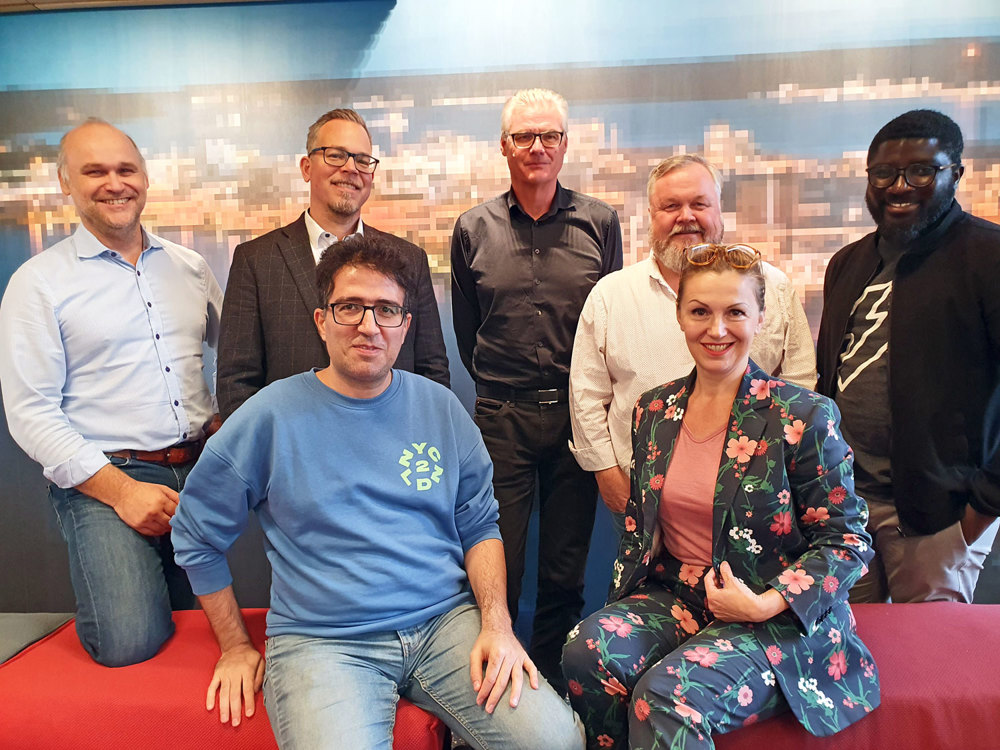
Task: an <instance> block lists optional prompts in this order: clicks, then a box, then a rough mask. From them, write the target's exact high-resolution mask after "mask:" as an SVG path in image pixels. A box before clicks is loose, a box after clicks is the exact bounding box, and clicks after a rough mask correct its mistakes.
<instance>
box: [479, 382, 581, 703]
mask: <svg viewBox="0 0 1000 750" xmlns="http://www.w3.org/2000/svg"><path fill="white" fill-rule="evenodd" d="M476 424H477V425H479V429H480V431H481V432H482V434H483V441H484V442H485V443H486V449H487V450H488V451H489V453H490V457H491V458H492V459H493V491H494V493H495V495H496V498H497V502H498V503H499V505H500V534H501V535H502V536H503V544H504V554H505V556H506V559H507V606H508V608H509V609H510V616H511V619H512V620H516V619H517V611H518V599H519V598H520V595H521V579H522V577H523V576H524V551H525V540H526V538H527V534H528V522H529V520H530V518H531V510H532V504H533V501H534V496H535V488H536V483H537V487H538V494H539V534H538V536H539V539H538V547H539V549H538V596H537V599H536V605H535V620H534V623H533V624H532V630H531V642H530V644H529V647H528V655H529V656H530V657H531V659H532V661H534V662H535V665H536V666H537V667H538V669H539V670H540V671H541V672H542V674H543V675H544V676H545V678H546V679H547V680H548V681H549V682H550V683H551V684H552V685H553V686H554V687H555V688H556V689H557V690H560V691H564V687H565V686H564V681H563V677H562V669H561V667H560V666H559V661H560V658H561V655H562V646H563V643H564V642H565V640H566V634H567V633H568V632H569V631H570V630H571V629H572V628H573V626H574V625H576V624H577V622H579V621H580V614H581V612H582V610H583V582H584V570H585V567H586V563H587V552H588V551H589V548H590V535H591V532H592V531H593V528H594V513H595V510H596V507H597V483H596V481H595V480H594V475H593V473H591V472H589V471H584V470H583V469H581V468H580V466H579V464H577V462H576V459H575V458H573V455H572V454H571V453H570V450H569V440H570V439H571V437H572V432H571V428H570V422H569V406H568V405H567V404H565V403H557V404H536V403H530V402H511V401H499V400H496V399H491V398H483V397H480V398H477V399H476Z"/></svg>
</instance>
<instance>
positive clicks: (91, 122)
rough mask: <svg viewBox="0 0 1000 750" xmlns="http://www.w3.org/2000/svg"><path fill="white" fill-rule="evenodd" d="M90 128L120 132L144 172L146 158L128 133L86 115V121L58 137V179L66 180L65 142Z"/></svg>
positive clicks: (84, 133)
mask: <svg viewBox="0 0 1000 750" xmlns="http://www.w3.org/2000/svg"><path fill="white" fill-rule="evenodd" d="M91 128H98V129H99V128H110V129H111V130H113V131H115V132H117V133H120V134H121V135H122V136H124V137H125V138H127V139H128V142H129V143H131V144H132V148H133V149H134V150H135V153H136V156H137V157H138V159H139V165H140V166H141V167H142V171H143V173H145V172H146V160H145V159H144V158H143V157H142V154H141V153H140V152H139V147H138V146H137V145H135V141H133V140H132V137H131V136H130V135H129V134H128V133H123V132H122V131H121V130H118V128H116V127H115V126H114V125H112V124H111V123H109V122H107V121H106V120H102V119H101V118H99V117H88V118H87V119H86V121H84V122H83V124H81V125H77V126H76V127H75V128H73V129H72V130H70V131H67V133H66V134H65V135H64V136H63V137H62V138H60V139H59V155H58V156H57V157H56V170H57V171H58V173H59V179H60V180H66V178H67V177H68V176H69V175H68V173H67V172H66V142H67V141H69V142H70V143H71V144H72V142H73V141H74V140H75V139H76V138H79V137H86V135H87V130H88V129H91Z"/></svg>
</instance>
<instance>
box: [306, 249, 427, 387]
mask: <svg viewBox="0 0 1000 750" xmlns="http://www.w3.org/2000/svg"><path fill="white" fill-rule="evenodd" d="M405 296H406V294H405V292H404V291H403V287H401V286H400V285H399V284H398V283H396V282H395V281H394V280H393V279H391V278H389V277H388V276H386V275H385V274H382V273H379V272H378V271H375V270H373V269H371V268H369V267H368V266H344V267H343V268H341V269H340V270H339V271H337V274H336V275H335V276H334V277H333V289H332V291H331V292H330V297H329V300H328V301H329V302H331V303H333V302H356V303H358V304H361V305H377V304H385V305H399V306H403V305H404V304H405V301H404V300H405ZM313 315H314V319H315V321H316V328H317V329H318V330H319V335H320V338H321V339H323V341H324V342H326V351H327V353H328V354H329V355H330V366H329V367H328V368H326V369H325V370H322V371H321V372H320V380H322V381H323V382H324V383H325V384H326V385H328V386H329V387H331V388H333V389H334V390H335V391H337V392H338V393H341V394H343V395H344V396H349V397H351V398H374V397H375V396H377V395H378V394H380V393H381V392H382V391H384V390H385V389H386V388H388V387H389V383H390V382H391V381H392V365H393V364H394V363H395V361H396V357H397V356H399V349H400V347H401V346H402V345H403V339H404V338H405V337H406V331H407V330H408V329H409V327H410V317H411V316H410V315H409V314H407V315H406V318H405V319H404V321H403V325H401V326H399V327H397V328H385V327H382V326H379V325H377V324H376V323H375V316H374V314H373V313H372V311H371V310H366V311H365V314H364V317H363V318H362V319H361V322H360V323H358V324H357V325H341V324H340V323H337V322H335V321H334V319H333V311H332V310H331V309H330V308H329V307H325V308H323V309H318V310H316V311H315V313H314V314H313Z"/></svg>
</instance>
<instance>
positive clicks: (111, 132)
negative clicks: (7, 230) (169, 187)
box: [59, 123, 149, 250]
mask: <svg viewBox="0 0 1000 750" xmlns="http://www.w3.org/2000/svg"><path fill="white" fill-rule="evenodd" d="M62 150H63V157H64V160H65V161H64V165H65V166H64V169H63V170H62V171H61V172H60V174H59V185H60V186H61V187H62V191H63V193H64V194H65V195H68V196H70V198H72V200H73V205H74V206H76V210H77V213H78V214H79V215H80V221H82V222H83V225H84V226H85V227H86V228H87V229H88V230H89V231H90V232H91V233H92V234H93V235H94V236H95V237H97V239H98V240H100V241H101V242H102V243H103V244H104V245H105V246H107V247H111V248H114V249H116V250H123V249H124V247H123V245H128V244H129V243H134V242H136V241H138V240H139V239H140V238H141V233H140V229H139V221H140V217H141V215H142V209H143V207H144V206H145V205H146V190H147V188H148V187H149V179H148V178H147V177H146V172H145V168H144V166H143V161H142V156H141V155H140V154H139V152H138V151H137V150H136V147H135V145H134V144H133V143H132V141H131V140H129V138H128V136H126V135H125V134H124V133H123V132H121V131H120V130H118V129H117V128H115V127H112V126H111V125H108V124H106V123H88V124H86V125H81V126H80V127H78V128H76V129H75V130H71V131H70V132H69V133H67V134H66V137H65V138H64V139H63V143H62Z"/></svg>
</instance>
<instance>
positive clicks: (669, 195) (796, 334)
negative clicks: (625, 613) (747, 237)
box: [569, 154, 816, 530]
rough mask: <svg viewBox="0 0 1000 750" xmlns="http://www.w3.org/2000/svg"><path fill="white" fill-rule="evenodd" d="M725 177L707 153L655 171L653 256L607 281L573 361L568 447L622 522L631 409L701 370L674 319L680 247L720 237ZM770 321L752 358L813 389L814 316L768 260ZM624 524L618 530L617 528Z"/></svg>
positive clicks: (592, 302) (586, 310)
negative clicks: (665, 386)
mask: <svg viewBox="0 0 1000 750" xmlns="http://www.w3.org/2000/svg"><path fill="white" fill-rule="evenodd" d="M721 192H722V178H721V176H720V174H719V172H718V170H717V169H716V168H715V167H714V166H712V165H711V164H710V163H709V162H708V161H706V160H705V159H704V158H703V157H701V156H698V155H696V154H681V155H678V156H673V157H670V158H669V159H665V160H664V161H662V162H660V163H659V164H658V165H657V166H656V167H655V168H654V169H653V171H652V172H651V173H650V175H649V183H648V195H649V218H650V224H649V239H650V254H649V257H647V258H646V259H645V260H642V261H640V262H638V263H636V264H634V265H632V266H630V267H628V268H625V269H623V270H621V271H618V272H616V273H612V274H610V275H608V276H606V277H604V278H603V279H601V280H600V281H598V283H597V285H596V286H595V287H594V289H593V290H592V291H591V293H590V295H589V296H588V297H587V301H586V303H585V304H584V306H583V311H582V313H581V314H580V322H579V326H578V327H577V331H576V338H575V341H574V344H573V358H572V364H571V366H570V381H569V390H570V396H569V398H570V416H571V420H572V426H573V441H572V443H570V450H571V451H572V452H573V455H574V456H575V457H576V460H577V462H578V463H579V464H580V466H581V467H582V468H584V469H586V470H587V471H593V472H594V474H595V476H596V478H597V483H598V486H599V488H600V491H601V497H602V498H604V503H605V504H606V505H607V506H608V509H609V510H611V511H612V513H613V514H614V516H615V519H616V523H618V522H619V521H620V516H621V513H622V511H623V510H624V509H625V502H626V501H627V500H628V496H629V467H630V464H631V461H632V442H631V435H630V424H631V416H632V407H633V406H634V405H635V401H636V399H637V398H638V397H639V395H640V394H642V393H643V392H644V391H646V390H648V389H650V388H652V387H653V386H656V385H659V384H661V383H665V382H667V381H669V380H674V379H675V378H679V377H682V376H684V375H686V374H687V373H688V372H689V371H690V370H691V368H692V367H693V366H694V362H693V360H692V359H691V355H690V353H689V352H688V349H687V346H685V344H684V335H683V334H682V333H681V331H680V328H679V327H678V325H677V319H676V310H677V281H678V279H679V276H680V269H681V267H682V265H681V264H683V263H684V262H685V260H684V254H683V251H684V250H685V249H686V248H688V247H690V246H692V245H696V244H698V243H702V242H721V240H722V232H723V222H722V211H721V207H720V196H721ZM763 269H764V276H765V279H766V286H767V289H766V297H765V303H766V311H765V321H764V327H763V328H762V329H761V332H760V333H759V334H758V335H757V337H756V338H755V339H754V344H753V348H752V349H751V352H750V356H751V359H753V360H754V361H755V362H756V363H757V364H758V365H760V367H761V368H763V369H764V370H766V371H768V372H770V373H772V374H774V376H775V377H776V378H780V379H782V380H785V381H789V382H792V383H796V384H798V385H803V386H805V387H807V388H813V387H815V385H816V353H815V348H814V345H813V340H812V334H811V332H810V330H809V322H808V320H807V319H806V315H805V310H803V308H802V303H801V302H800V301H799V298H798V295H797V294H796V292H795V289H794V287H793V286H792V284H791V282H790V281H789V279H788V277H787V276H786V275H785V274H784V273H782V272H781V271H779V270H778V269H777V268H775V267H774V266H772V265H770V264H768V263H764V264H763ZM619 530H620V529H619Z"/></svg>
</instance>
